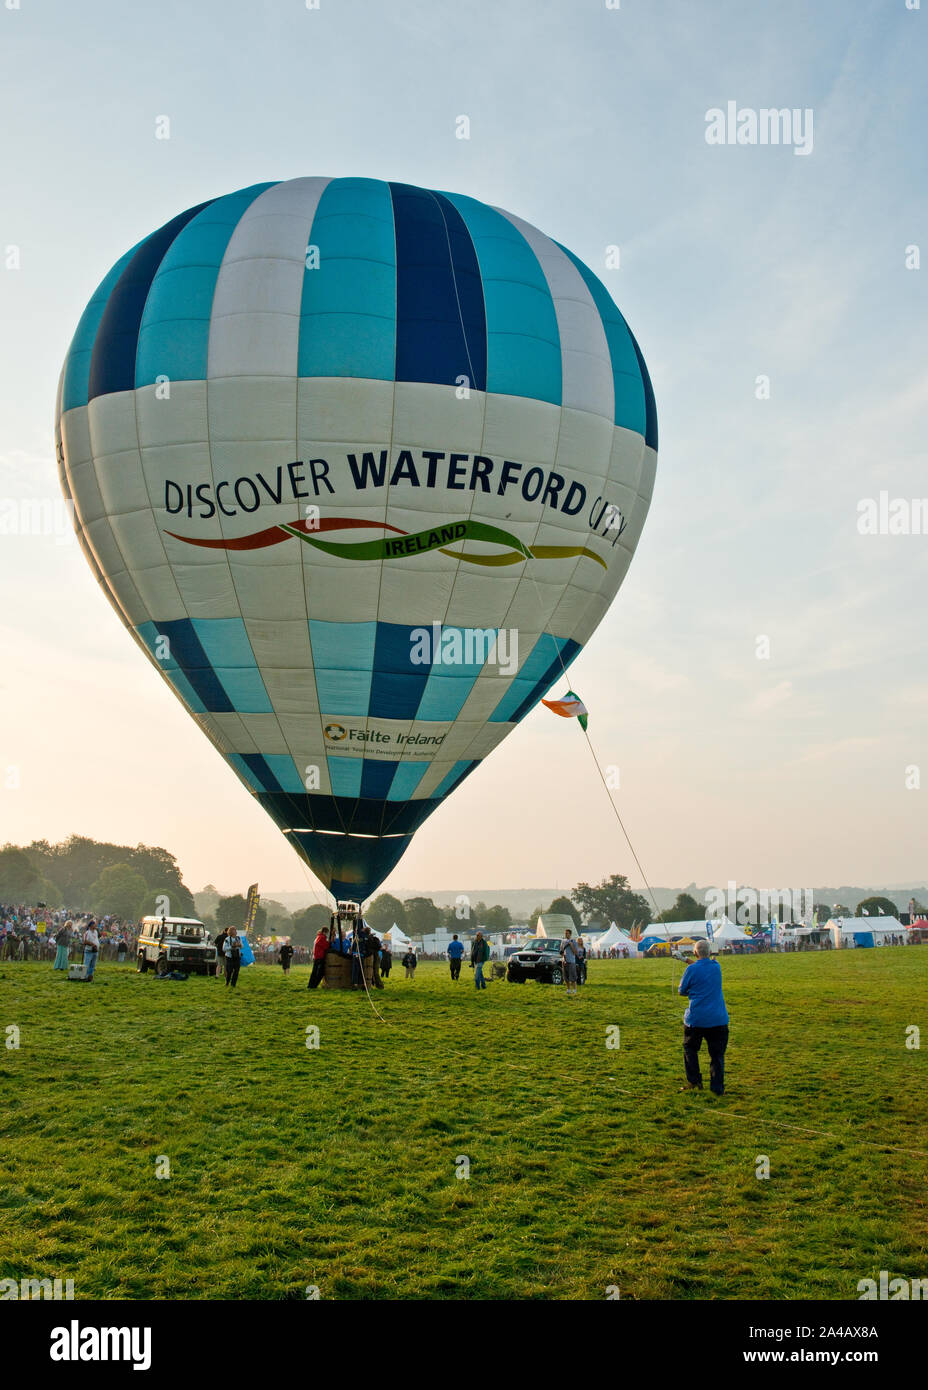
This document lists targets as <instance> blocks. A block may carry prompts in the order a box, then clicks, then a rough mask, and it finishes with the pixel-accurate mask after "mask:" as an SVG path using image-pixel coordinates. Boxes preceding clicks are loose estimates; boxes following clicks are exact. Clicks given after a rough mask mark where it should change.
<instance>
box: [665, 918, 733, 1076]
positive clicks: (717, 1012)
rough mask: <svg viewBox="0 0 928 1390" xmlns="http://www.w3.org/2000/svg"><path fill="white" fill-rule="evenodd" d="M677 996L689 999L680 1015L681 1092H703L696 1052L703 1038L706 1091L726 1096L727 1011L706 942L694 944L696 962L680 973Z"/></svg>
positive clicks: (718, 973)
mask: <svg viewBox="0 0 928 1390" xmlns="http://www.w3.org/2000/svg"><path fill="white" fill-rule="evenodd" d="M677 993H678V994H685V995H686V996H687V997H688V998H689V1005H688V1007H687V1010H686V1013H685V1014H684V1015H683V1067H684V1071H685V1072H686V1085H685V1086H682V1087H681V1088H680V1089H681V1090H683V1091H701V1090H702V1072H701V1071H700V1069H699V1049H700V1047H701V1046H702V1040H703V1038H705V1040H706V1047H707V1048H708V1050H709V1089H710V1090H711V1091H712V1094H713V1095H716V1096H721V1095H723V1094H724V1092H725V1049H726V1047H727V1046H728V1010H727V1009H726V1007H725V1000H724V998H723V997H722V967H721V966H720V965H719V963H718V961H717V960H712V959H710V956H709V943H708V941H697V942H696V959H695V960H694V961H693V963H692V965H688V966H687V967H686V969H685V970H684V972H683V979H682V980H681V981H680V987H679V989H678V991H677Z"/></svg>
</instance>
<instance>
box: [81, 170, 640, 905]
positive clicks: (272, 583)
mask: <svg viewBox="0 0 928 1390" xmlns="http://www.w3.org/2000/svg"><path fill="white" fill-rule="evenodd" d="M56 443H57V448H58V459H59V471H60V476H61V481H62V487H63V489H64V491H65V494H66V496H67V497H68V498H70V499H71V500H73V504H74V515H75V522H76V526H77V529H78V535H79V538H80V541H81V544H82V547H83V550H84V553H85V555H86V557H87V559H88V562H89V563H90V565H91V567H92V568H93V570H94V573H95V574H96V577H97V579H98V580H99V582H100V584H101V585H102V587H103V588H104V590H105V592H106V593H107V595H108V596H109V598H110V600H111V602H112V604H113V606H114V608H115V609H116V611H117V613H118V614H119V616H120V618H121V619H122V621H123V622H124V623H125V625H126V626H127V627H128V629H129V630H130V632H131V633H132V634H133V636H134V637H135V639H136V641H137V642H138V643H139V645H140V646H141V647H142V648H143V650H144V651H145V652H146V653H147V654H148V656H149V657H150V659H151V660H152V662H153V663H154V664H155V665H156V666H157V667H158V669H159V670H160V671H161V673H162V675H163V676H164V677H165V679H166V680H167V681H168V682H169V683H170V685H171V686H172V687H173V689H174V691H175V692H176V694H177V695H178V696H179V697H180V699H181V700H182V701H183V702H184V704H185V705H186V706H187V708H188V710H189V711H190V713H191V714H192V716H193V718H194V719H196V721H197V722H198V724H199V725H200V726H201V728H202V729H203V731H204V732H205V733H206V734H207V736H208V737H209V738H210V739H211V740H212V742H213V743H214V744H215V746H216V747H217V748H218V749H219V751H220V752H221V753H222V754H223V756H224V757H225V758H226V760H227V761H228V763H229V764H230V766H231V767H232V768H233V769H234V770H235V772H236V774H237V775H238V777H239V778H240V779H241V781H242V782H243V783H244V784H245V786H246V787H247V788H248V790H249V791H250V792H251V793H252V795H253V796H255V797H256V798H257V800H258V801H259V802H260V803H261V805H262V806H263V807H264V808H265V810H266V811H267V812H268V813H269V814H270V815H271V817H272V818H273V819H274V821H275V822H276V823H277V825H278V826H279V827H280V829H281V830H282V831H283V833H284V834H285V835H286V837H287V839H288V840H289V842H290V843H291V844H292V845H293V846H294V848H295V849H296V850H297V852H298V853H299V854H300V855H301V856H302V858H303V859H304V860H305V861H306V862H307V863H308V864H309V865H310V866H311V867H312V869H313V870H314V871H315V873H316V874H317V875H318V876H319V877H320V878H321V879H322V881H323V882H324V883H325V884H326V885H327V886H328V887H329V888H330V889H331V891H332V892H333V893H335V894H336V895H337V896H351V897H360V898H364V897H367V896H369V895H370V893H372V892H373V891H374V889H375V888H376V887H377V886H378V885H379V884H380V883H381V882H382V881H383V879H384V878H385V877H386V875H387V874H388V873H389V872H390V870H391V869H392V868H393V866H394V865H395V864H396V862H397V861H398V860H399V858H400V856H401V855H402V853H403V851H404V850H405V848H406V846H407V845H408V843H409V840H410V837H411V836H412V834H413V833H414V832H415V830H416V829H417V828H418V826H419V825H421V824H422V822H423V821H424V820H425V818H426V817H427V816H428V815H430V814H431V812H432V811H434V810H435V809H436V807H437V806H438V805H439V804H440V803H441V801H442V800H443V799H444V798H445V797H447V796H448V795H449V794H450V792H451V791H453V790H454V788H455V787H456V786H458V785H459V784H460V783H461V781H463V779H464V778H465V777H467V776H468V775H469V774H470V773H471V772H472V771H473V770H474V769H475V768H476V767H478V766H479V764H480V762H481V761H482V760H483V758H485V757H486V756H487V754H488V753H490V752H491V751H492V749H493V748H494V747H496V745H497V744H498V743H499V742H500V741H501V740H502V739H503V738H505V737H506V735H507V734H508V733H510V732H511V731H512V729H514V728H515V726H516V725H517V724H518V723H519V722H520V720H521V719H523V718H524V717H525V715H526V714H527V713H528V712H529V710H531V709H532V708H533V706H534V705H535V704H536V703H537V702H538V700H540V698H541V696H542V695H544V694H545V693H546V691H547V690H548V689H549V688H550V687H551V685H552V684H553V683H554V682H555V681H556V680H557V679H558V678H559V677H560V676H561V675H562V674H563V672H564V671H566V669H567V668H568V667H569V665H570V663H571V662H572V661H573V660H574V658H575V657H576V656H577V654H578V652H579V651H580V650H581V649H582V647H583V645H584V643H585V642H586V641H587V639H588V638H589V636H590V634H591V633H592V632H593V630H594V629H595V628H596V626H597V624H598V623H599V622H600V620H601V619H602V617H603V615H604V613H605V611H606V609H607V608H608V606H609V604H610V602H611V601H612V599H613V597H614V595H615V593H616V591H617V589H618V587H619V585H620V583H621V581H622V579H623V577H624V575H625V572H626V570H627V568H628V565H629V562H630V560H631V557H632V555H633V553H634V550H635V546H636V544H637V541H638V538H639V536H640V534H641V528H642V525H643V523H644V519H645V516H646V513H647V509H648V505H649V502H650V498H651V492H652V488H653V483H654V470H655V464H656V449H657V421H656V413H655V408H654V398H653V394H652V391H651V385H650V381H649V379H648V373H647V369H646V367H645V364H644V361H643V358H642V356H641V353H640V351H639V349H638V346H637V344H636V342H635V339H634V338H633V336H632V334H631V332H630V331H629V329H628V327H627V325H626V323H625V321H624V319H623V317H622V315H621V314H620V313H619V311H618V309H617V308H616V306H615V304H614V303H613V301H612V299H611V298H610V296H609V294H608V293H607V291H606V290H605V288H604V287H603V285H602V284H601V282H600V281H599V280H598V279H597V277H596V276H595V275H594V274H593V273H592V271H590V270H589V269H588V267H587V266H585V265H584V264H583V263H582V262H581V261H579V260H578V259H577V257H576V256H574V255H573V254H572V253H571V252H569V251H568V250H566V249H565V248H564V247H562V246H560V245H559V244H558V243H556V242H554V241H552V240H550V239H549V238H548V237H546V236H544V235H543V234H542V233H541V232H539V231H537V230H536V229H535V228H534V227H532V226H530V225H529V224H528V223H526V222H524V221H522V220H521V219H520V218H518V217H515V216H513V215H512V214H510V213H506V212H503V211H501V210H499V209H495V208H491V207H488V206H486V205H484V204H483V203H480V202H478V201H477V200H475V199H473V198H469V197H463V196H460V195H456V194H452V193H439V192H434V191H431V190H427V189H422V188H416V187H412V186H410V185H406V184H397V183H385V182H379V181H377V180H372V179H360V178H345V179H329V178H298V179H292V180H289V181H285V182H278V183H267V184H258V185H255V186H253V187H250V188H246V189H242V190H241V191H239V192H236V193H231V194H229V195H228V196H226V197H220V198H215V199H210V200H209V201H207V202H204V203H201V204H200V205H198V206H197V207H194V208H190V209H188V210H187V211H186V212H183V213H181V214H180V215H179V216H177V217H175V218H174V219H173V220H172V221H170V222H168V223H167V224H166V225H165V226H164V227H161V228H160V229H159V230H157V231H155V232H153V233H152V235H151V236H149V237H146V238H145V239H144V240H143V241H141V242H139V244H138V245H137V246H135V247H134V248H133V249H132V250H130V251H128V252H127V253H126V254H125V255H124V256H123V257H122V259H121V260H119V261H118V262H117V263H116V265H115V266H113V268H112V270H111V271H110V272H109V274H108V275H107V276H106V277H105V278H104V280H103V281H102V283H101V284H100V286H99V288H98V289H97V291H96V293H95V294H94V296H93V298H92V299H91V301H90V303H89V304H88V306H87V308H86V310H85V311H84V314H83V316H82V317H81V320H80V322H79V324H78V327H77V331H76V333H75V336H74V340H73V342H72V344H71V347H70V350H69V352H68V356H67V358H66V361H65V365H64V368H63V371H62V376H61V382H60V386H59V397H58V410H57V429H56Z"/></svg>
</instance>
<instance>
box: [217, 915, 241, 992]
mask: <svg viewBox="0 0 928 1390" xmlns="http://www.w3.org/2000/svg"><path fill="white" fill-rule="evenodd" d="M222 950H223V954H224V955H225V958H226V987H227V988H228V986H229V985H231V986H232V988H233V989H234V988H235V986H236V984H237V983H238V972H239V970H240V969H241V966H242V939H241V937H240V936H239V934H238V932H237V931H236V930H235V928H234V927H230V928H229V934H228V936H227V937H226V939H225V942H224V944H223V947H222Z"/></svg>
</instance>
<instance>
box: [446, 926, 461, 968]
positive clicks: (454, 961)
mask: <svg viewBox="0 0 928 1390" xmlns="http://www.w3.org/2000/svg"><path fill="white" fill-rule="evenodd" d="M463 959H464V942H463V941H459V940H458V934H457V932H455V933H454V937H453V938H452V940H451V941H449V942H448V964H449V965H450V966H451V978H452V980H457V979H460V975H461V961H462V960H463Z"/></svg>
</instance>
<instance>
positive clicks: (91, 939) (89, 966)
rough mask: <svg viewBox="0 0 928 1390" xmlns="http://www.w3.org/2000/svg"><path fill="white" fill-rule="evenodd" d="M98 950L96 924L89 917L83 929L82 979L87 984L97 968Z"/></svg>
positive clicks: (98, 938)
mask: <svg viewBox="0 0 928 1390" xmlns="http://www.w3.org/2000/svg"><path fill="white" fill-rule="evenodd" d="M99 950H100V937H99V934H98V932H97V924H96V922H95V921H94V920H93V918H92V917H91V919H90V921H89V922H88V923H87V926H86V928H85V930H84V979H85V980H86V981H87V983H88V984H89V983H90V981H91V980H92V979H93V972H94V971H95V970H96V968H97V954H98V952H99Z"/></svg>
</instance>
